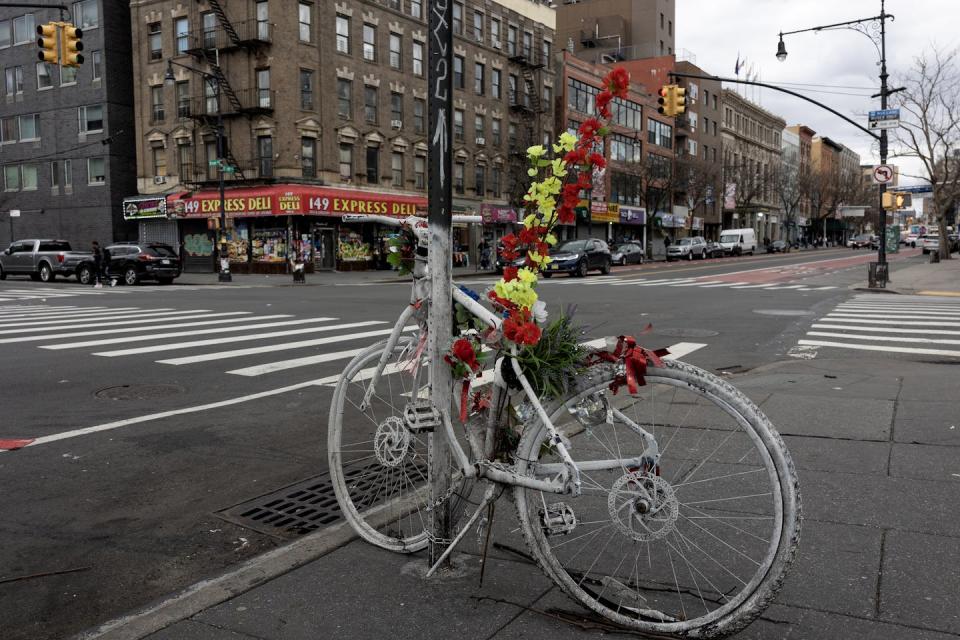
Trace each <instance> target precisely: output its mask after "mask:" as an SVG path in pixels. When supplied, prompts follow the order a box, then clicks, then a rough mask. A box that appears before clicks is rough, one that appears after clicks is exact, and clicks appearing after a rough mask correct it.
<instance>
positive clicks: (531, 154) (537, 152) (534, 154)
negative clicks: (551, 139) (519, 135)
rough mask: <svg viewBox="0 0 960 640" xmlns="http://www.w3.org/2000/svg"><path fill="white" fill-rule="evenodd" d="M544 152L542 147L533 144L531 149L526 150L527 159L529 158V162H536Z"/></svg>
mask: <svg viewBox="0 0 960 640" xmlns="http://www.w3.org/2000/svg"><path fill="white" fill-rule="evenodd" d="M546 152H547V150H546V149H544V148H543V145H540V144H535V145H533V146H532V147H528V148H527V157H528V158H530V159H531V160H537V159H538V158H540V157H542V156H543V154H545V153H546Z"/></svg>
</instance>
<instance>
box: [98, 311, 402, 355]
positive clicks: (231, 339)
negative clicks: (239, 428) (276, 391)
mask: <svg viewBox="0 0 960 640" xmlns="http://www.w3.org/2000/svg"><path fill="white" fill-rule="evenodd" d="M303 322H304V321H302V320H296V321H294V322H293V324H302V323H303ZM378 324H384V322H383V320H364V321H362V322H347V323H344V324H328V325H322V326H319V327H299V328H297V329H291V330H286V331H270V332H267V333H250V334H245V335H231V336H227V337H225V338H207V339H205V340H191V341H189V342H165V343H162V344H156V345H152V346H146V347H133V348H130V349H120V350H116V351H100V352H96V353H94V354H93V355H95V356H104V357H107V358H114V357H117V356H129V355H135V354H140V353H158V352H160V351H176V350H178V349H190V348H192V347H208V346H213V345H218V344H231V343H235V342H239V341H241V340H247V341H250V340H266V339H267V338H285V337H287V336H298V335H302V334H305V333H321V332H327V331H337V330H339V329H353V328H359V327H371V326H374V325H378ZM246 328H247V327H237V328H236V330H239V331H242V330H244V329H246ZM184 334H185V335H193V334H192V333H186V332H185V333H184ZM257 348H258V349H259V348H262V349H266V350H269V349H270V347H257ZM273 348H276V349H281V348H282V345H273ZM264 353H266V351H264ZM207 355H215V354H207Z"/></svg>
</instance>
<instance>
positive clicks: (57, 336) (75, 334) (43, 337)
mask: <svg viewBox="0 0 960 640" xmlns="http://www.w3.org/2000/svg"><path fill="white" fill-rule="evenodd" d="M249 314H250V312H249V311H229V312H225V313H221V314H219V315H218V317H219V318H220V319H219V320H202V321H197V322H174V323H172V324H158V325H155V326H153V325H147V326H138V327H119V328H117V327H115V328H112V329H99V330H96V331H69V332H67V333H52V334H51V333H42V334H40V335H32V336H19V337H16V338H2V339H0V344H11V343H19V342H46V341H49V340H63V339H64V338H85V337H88V336H102V335H114V334H117V333H138V332H139V333H142V334H143V335H138V336H136V337H135V340H153V338H154V337H153V336H152V335H149V332H151V331H166V330H168V329H181V328H183V327H203V326H207V325H215V324H229V323H231V322H257V321H260V320H275V319H278V318H290V317H291V316H289V315H287V314H283V313H278V314H275V315H270V316H250V315H249ZM223 316H243V317H232V318H224V317H223ZM197 317H199V318H207V317H209V316H197ZM161 320H162V318H161ZM177 320H183V318H177ZM155 322H157V321H155ZM58 328H62V327H58ZM190 335H193V333H191V334H190ZM42 348H46V347H42Z"/></svg>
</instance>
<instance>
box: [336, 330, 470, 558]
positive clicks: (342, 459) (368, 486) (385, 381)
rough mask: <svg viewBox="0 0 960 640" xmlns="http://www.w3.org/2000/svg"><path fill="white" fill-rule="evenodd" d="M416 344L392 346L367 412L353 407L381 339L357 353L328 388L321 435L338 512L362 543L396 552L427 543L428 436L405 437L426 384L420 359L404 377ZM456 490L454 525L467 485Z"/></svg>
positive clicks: (414, 341) (382, 345) (383, 342)
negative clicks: (409, 413)
mask: <svg viewBox="0 0 960 640" xmlns="http://www.w3.org/2000/svg"><path fill="white" fill-rule="evenodd" d="M417 344H418V340H417V338H416V337H410V336H403V337H401V338H400V340H399V341H398V342H397V344H396V346H395V347H394V353H393V354H392V355H391V356H390V359H389V360H388V361H387V364H386V367H385V373H384V375H383V376H382V377H381V379H380V382H379V385H378V387H377V394H376V397H375V398H373V399H372V402H371V405H370V408H369V410H367V411H363V410H360V408H359V403H360V399H361V398H362V396H363V393H364V391H365V390H366V385H365V384H363V383H364V382H366V380H367V379H368V376H369V372H370V371H371V370H372V368H374V367H376V366H377V365H378V363H379V360H380V356H381V354H382V353H383V351H384V349H385V348H386V346H387V340H381V341H380V342H377V343H375V344H373V345H371V346H370V347H368V348H367V349H364V350H363V351H362V352H360V353H359V354H357V355H356V356H355V357H354V358H353V360H351V361H350V363H349V364H348V365H347V366H346V368H345V369H344V372H343V375H342V376H341V377H340V380H339V381H338V382H337V386H336V388H335V389H334V393H333V399H332V401H331V403H330V415H329V423H328V433H327V460H328V464H329V469H330V476H331V479H332V483H333V488H334V492H335V494H336V497H337V502H338V504H339V505H340V510H341V513H342V514H343V516H344V518H345V519H346V520H347V522H349V523H350V525H351V526H352V527H353V529H354V530H355V531H356V532H357V534H358V535H360V537H361V538H363V539H364V540H366V541H367V542H369V543H371V544H373V545H376V546H378V547H381V548H383V549H386V550H388V551H394V552H398V553H414V552H416V551H420V550H421V549H423V548H424V547H425V546H426V545H427V542H428V540H429V535H428V523H429V518H428V513H427V511H428V509H427V505H428V504H429V491H430V489H429V484H428V477H429V473H428V470H427V460H428V447H429V438H428V437H427V435H426V434H423V433H421V434H414V433H411V432H410V430H409V429H408V428H407V427H406V423H405V422H404V419H403V409H404V407H405V405H406V403H407V402H408V400H409V398H411V397H413V389H421V388H422V387H423V385H425V384H426V378H427V370H426V366H427V365H426V362H425V361H421V364H420V366H419V367H417V368H415V369H416V372H417V373H416V374H415V375H411V374H410V373H409V369H410V368H411V367H410V365H411V364H412V356H413V355H414V352H415V350H416V348H417ZM384 395H388V396H389V397H387V398H385V397H384ZM348 433H349V434H350V435H348ZM451 471H453V470H451ZM455 489H456V490H455V491H454V492H453V493H451V494H450V496H449V498H450V499H451V500H452V502H451V513H452V515H451V518H452V521H453V522H454V523H455V522H456V521H457V518H458V517H459V513H460V512H461V510H462V506H463V504H462V503H465V500H461V499H460V498H461V497H468V496H469V494H470V491H471V490H472V483H471V482H470V481H460V482H459V483H458V484H457V485H456V486H455Z"/></svg>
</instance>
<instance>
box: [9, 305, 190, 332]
mask: <svg viewBox="0 0 960 640" xmlns="http://www.w3.org/2000/svg"><path fill="white" fill-rule="evenodd" d="M155 312H173V313H193V312H192V311H177V310H176V309H173V308H172V307H163V308H161V309H150V310H146V309H137V310H135V311H129V312H123V311H121V312H119V313H114V312H113V311H100V312H97V313H91V314H82V315H74V314H70V316H67V317H65V318H60V317H58V316H57V315H54V316H52V317H55V318H57V319H56V320H49V319H41V320H35V319H34V318H18V319H17V321H16V322H6V321H4V320H0V329H7V328H10V327H44V326H50V325H55V324H70V323H71V322H87V321H89V322H100V321H102V320H124V319H128V318H142V317H144V315H145V314H148V313H149V314H155V315H165V314H163V313H155ZM71 316H72V317H71Z"/></svg>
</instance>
